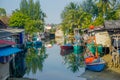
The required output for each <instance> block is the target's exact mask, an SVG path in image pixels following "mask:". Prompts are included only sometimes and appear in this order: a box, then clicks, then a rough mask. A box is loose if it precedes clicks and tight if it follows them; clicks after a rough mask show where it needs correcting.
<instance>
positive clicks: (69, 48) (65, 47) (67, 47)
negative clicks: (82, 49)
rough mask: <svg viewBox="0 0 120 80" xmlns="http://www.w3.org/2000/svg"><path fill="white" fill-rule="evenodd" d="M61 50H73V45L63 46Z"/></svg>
mask: <svg viewBox="0 0 120 80" xmlns="http://www.w3.org/2000/svg"><path fill="white" fill-rule="evenodd" d="M60 48H61V49H64V50H72V49H73V45H72V44H65V45H63V46H60Z"/></svg>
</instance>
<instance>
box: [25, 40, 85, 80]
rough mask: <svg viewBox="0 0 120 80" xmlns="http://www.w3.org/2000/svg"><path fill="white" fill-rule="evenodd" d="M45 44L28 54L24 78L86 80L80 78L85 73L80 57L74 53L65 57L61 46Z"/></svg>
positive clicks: (37, 79) (32, 49)
mask: <svg viewBox="0 0 120 80" xmlns="http://www.w3.org/2000/svg"><path fill="white" fill-rule="evenodd" d="M45 43H47V42H43V46H42V48H39V49H35V48H31V49H29V50H28V52H27V54H26V57H25V58H26V59H25V63H26V66H27V70H26V73H25V75H24V76H23V77H24V78H32V79H36V80H86V79H84V78H81V77H79V76H80V75H81V74H82V73H84V72H85V68H84V65H83V62H82V60H81V56H80V55H76V54H74V53H73V52H72V51H70V52H67V51H66V53H67V55H64V53H63V52H61V49H60V46H59V45H57V44H55V43H54V40H53V41H52V42H50V43H47V44H45Z"/></svg>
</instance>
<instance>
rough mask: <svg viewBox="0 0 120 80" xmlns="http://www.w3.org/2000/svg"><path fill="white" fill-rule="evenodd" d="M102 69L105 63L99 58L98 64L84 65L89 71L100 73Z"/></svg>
mask: <svg viewBox="0 0 120 80" xmlns="http://www.w3.org/2000/svg"><path fill="white" fill-rule="evenodd" d="M104 68H105V61H104V60H103V59H101V58H100V61H99V62H92V63H89V64H86V69H88V70H91V71H96V72H100V71H102V70H104Z"/></svg>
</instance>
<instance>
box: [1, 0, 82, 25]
mask: <svg viewBox="0 0 120 80" xmlns="http://www.w3.org/2000/svg"><path fill="white" fill-rule="evenodd" d="M34 1H36V0H34ZM39 1H40V4H41V8H42V10H43V12H45V13H46V15H47V17H46V18H45V22H46V24H51V23H53V24H59V23H61V17H60V14H61V13H62V11H63V10H64V7H65V6H66V5H68V4H69V3H70V2H76V3H80V2H81V1H82V0H39ZM20 2H21V0H0V8H4V9H5V10H6V12H7V14H8V15H10V14H11V13H12V11H13V10H15V9H19V4H20Z"/></svg>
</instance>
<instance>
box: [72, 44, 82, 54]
mask: <svg viewBox="0 0 120 80" xmlns="http://www.w3.org/2000/svg"><path fill="white" fill-rule="evenodd" d="M73 49H74V54H80V53H83V46H80V45H74V46H73Z"/></svg>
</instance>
